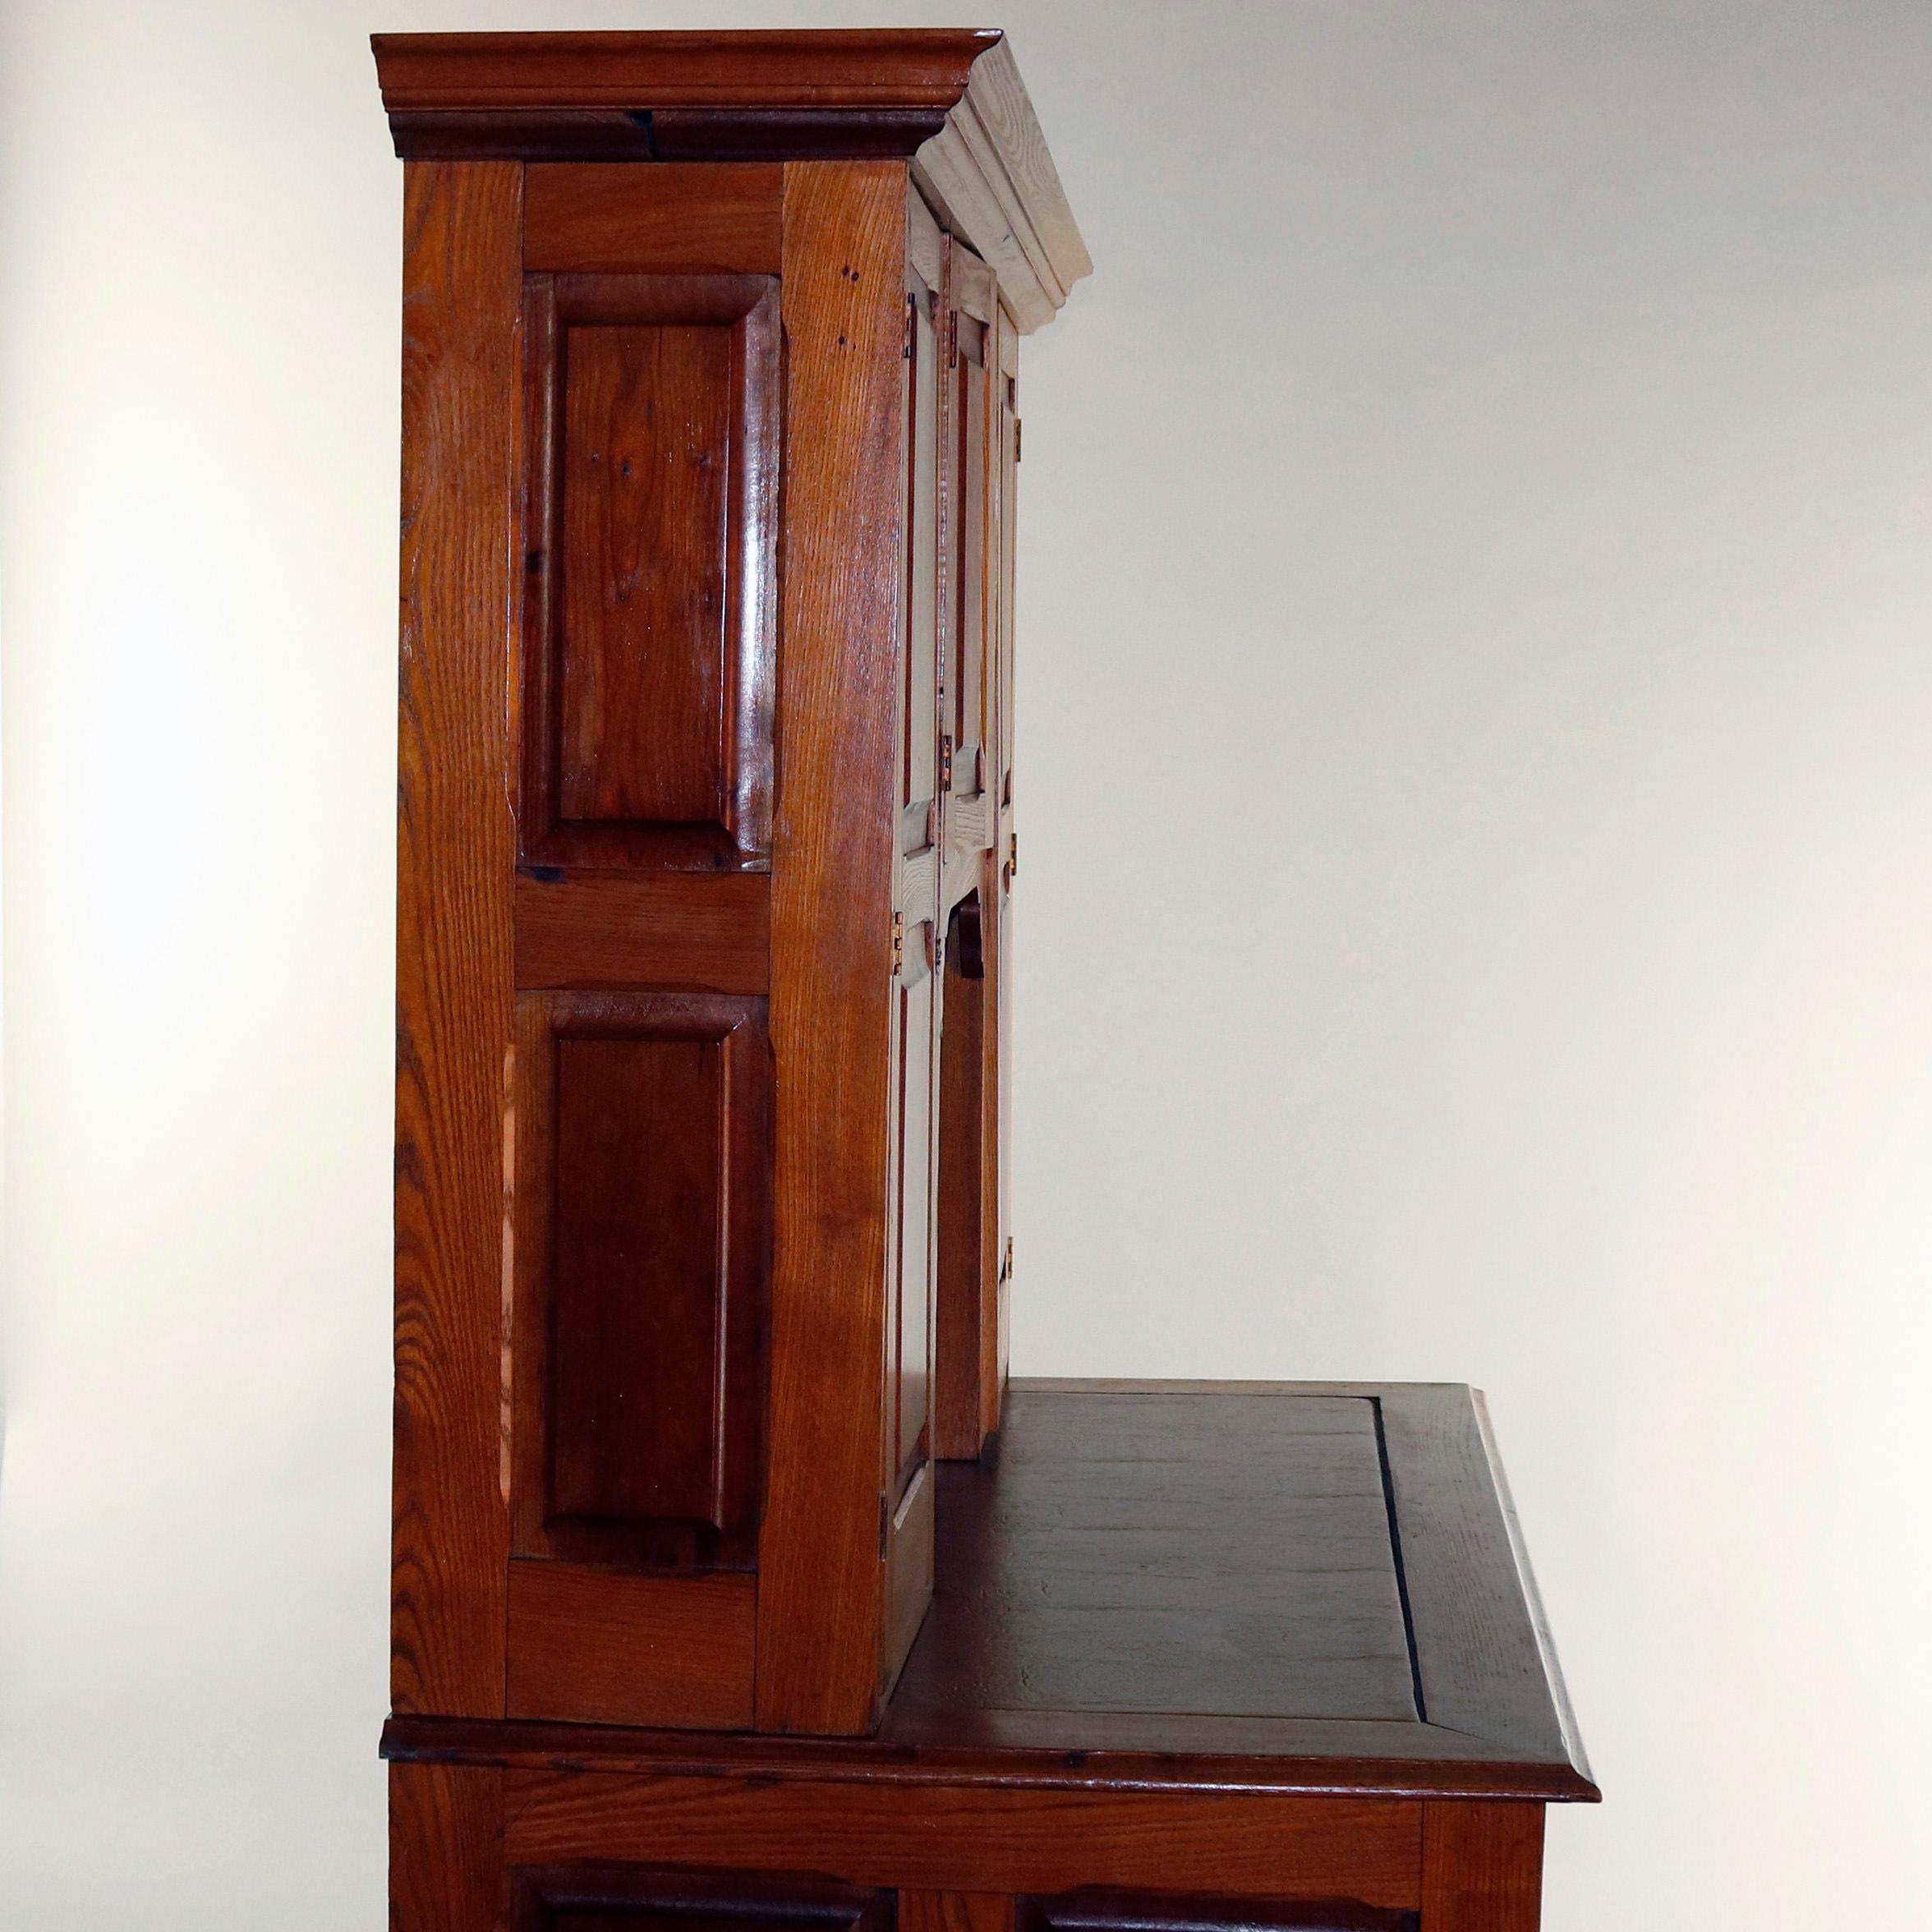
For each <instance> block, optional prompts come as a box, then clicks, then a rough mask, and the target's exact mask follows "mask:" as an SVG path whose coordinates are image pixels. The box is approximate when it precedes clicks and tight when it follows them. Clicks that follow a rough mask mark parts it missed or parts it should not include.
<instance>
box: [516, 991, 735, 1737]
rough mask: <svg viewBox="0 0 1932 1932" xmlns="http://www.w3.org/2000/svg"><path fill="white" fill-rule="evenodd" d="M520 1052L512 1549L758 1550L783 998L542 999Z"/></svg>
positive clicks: (669, 1664) (674, 1555) (606, 1559)
mask: <svg viewBox="0 0 1932 1932" xmlns="http://www.w3.org/2000/svg"><path fill="white" fill-rule="evenodd" d="M515 1064H516V1067H517V1133H516V1139H515V1159H516V1194H515V1197H514V1203H513V1224H514V1226H515V1228H516V1230H517V1240H516V1244H515V1250H514V1256H515V1265H516V1290H517V1291H516V1297H515V1304H514V1310H513V1323H512V1330H511V1343H512V1346H511V1371H512V1375H511V1388H512V1397H513V1401H512V1412H511V1424H512V1428H511V1450H512V1456H511V1475H512V1484H511V1494H512V1502H513V1526H514V1538H515V1547H516V1548H517V1551H518V1553H521V1554H524V1555H528V1556H535V1557H562V1558H568V1559H573V1560H575V1561H578V1562H597V1563H605V1564H618V1565H623V1566H632V1567H635V1566H645V1567H650V1568H660V1567H666V1566H669V1567H674V1568H686V1569H704V1568H715V1567H724V1568H746V1567H748V1566H750V1565H751V1564H752V1561H753V1559H754V1554H755V1550H756V1534H757V1511H758V1502H759V1489H760V1484H761V1474H762V1470H763V1465H764V1456H763V1449H762V1445H763V1442H764V1410H765V1403H764V1392H765V1378H766V1304H767V1284H768V1281H769V1276H770V1223H769V1218H768V1217H769V1194H770V1127H769V1123H770V1050H769V1046H768V1043H767V1041H766V1027H765V1008H764V1002H763V1001H762V1000H752V999H743V998H735V999H734V998H725V997H722V996H697V995H674V994H669V993H664V992H655V991H654V992H646V993H588V992H575V991H573V992H565V993H548V994H524V995H522V996H520V997H519V1000H518V1002H517V1053H516V1060H515ZM660 1650H661V1646H660ZM662 1662H663V1663H664V1666H665V1668H666V1669H667V1670H669V1669H674V1668H675V1661H674V1658H672V1657H670V1656H669V1654H668V1653H667V1654H663V1656H662ZM646 1708H647V1707H641V1708H640V1709H639V1712H638V1714H637V1721H639V1722H650V1721H653V1720H652V1719H651V1718H648V1717H646V1715H645V1714H644V1710H645V1709H646ZM559 1714H560V1713H559ZM611 1714H613V1715H614V1713H611Z"/></svg>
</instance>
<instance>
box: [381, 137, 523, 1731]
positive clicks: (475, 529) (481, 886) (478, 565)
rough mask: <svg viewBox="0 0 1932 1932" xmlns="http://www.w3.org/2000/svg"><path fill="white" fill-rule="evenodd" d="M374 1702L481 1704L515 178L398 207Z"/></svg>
mask: <svg viewBox="0 0 1932 1932" xmlns="http://www.w3.org/2000/svg"><path fill="white" fill-rule="evenodd" d="M403 236H404V254H403V491H402V494H403V551H402V604H401V620H402V678H401V714H400V726H399V747H398V748H399V755H400V775H399V782H398V842H397V895H396V896H397V912H396V927H397V959H396V1228H395V1240H396V1284H395V1286H396V1407H395V1432H396V1433H395V1461H394V1545H393V1559H394V1572H393V1614H392V1623H391V1635H392V1647H393V1648H392V1657H393V1663H392V1673H391V1696H392V1699H393V1708H394V1709H397V1710H398V1711H435V1712H439V1713H444V1714H452V1715H461V1716H469V1717H480V1718H481V1717H493V1716H499V1715H500V1714H502V1711H503V1672H504V1650H503V1645H504V1634H503V1632H504V1562H505V1559H506V1557H507V1556H508V1527H509V1525H508V1512H507V1510H506V1508H505V1505H504V1494H503V1488H502V1484H501V1474H500V1465H501V1454H500V1447H499V1444H500V1436H501V1412H502V1402H501V1396H500V1387H501V1373H500V1365H501V1360H502V1350H503V1286H502V1284H503V1278H504V1260H503V1193H504V1152H503V1149H504V1114H505V1110H506V1106H507V1104H508V1093H507V1081H506V1072H505V1053H506V1049H507V1047H508V1042H509V1033H510V1007H511V1000H512V996H513V994H512V951H513V938H512V932H513V927H512V912H511V883H512V878H513V862H514V844H515V835H514V830H513V826H512V823H511V819H510V810H509V803H508V797H507V794H506V791H505V788H504V771H505V769H506V766H507V762H508V729H507V721H506V716H505V703H504V696H505V692H507V690H508V681H509V680H508V668H509V651H510V634H509V612H510V609H511V604H512V596H513V583H514V577H513V546H514V544H515V540H516V534H515V519H514V514H513V506H514V500H515V476H516V472H517V423H518V410H517V367H516V339H517V336H516V328H517V301H518V299H519V297H520V293H521V285H522V265H521V260H520V252H521V240H522V173H521V170H519V169H518V168H515V167H512V166H505V165H498V164H467V165H455V166H443V165H439V164H435V163H423V164H414V165H412V167H411V168H409V170H408V171H407V178H406V188H405V201H404V221H403Z"/></svg>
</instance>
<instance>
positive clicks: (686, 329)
mask: <svg viewBox="0 0 1932 1932" xmlns="http://www.w3.org/2000/svg"><path fill="white" fill-rule="evenodd" d="M524 329H525V338H526V345H527V346H526V358H527V389H528V398H529V412H530V424H529V434H528V439H527V441H528V449H527V458H526V490H525V508H524V518H525V537H526V543H525V550H526V557H525V574H524V617H523V625H522V630H523V689H522V699H523V702H522V730H523V735H524V752H523V773H522V798H521V801H520V803H521V811H520V831H521V835H522V857H523V858H524V860H525V862H527V863H532V864H538V865H545V864H548V865H566V866H568V865H577V866H600V867H669V868H672V869H686V870H705V869H725V870H733V869H741V868H749V869H756V868H758V867H762V866H764V865H765V864H766V862H767V861H768V854H769V848H770V813H771V758H772V753H771V731H772V705H773V697H774V693H773V669H774V666H773V653H774V644H775V621H776V613H775V568H776V531H775V514H776V490H777V470H778V457H777V443H776V437H777V424H778V417H777V409H778V380H779V379H778V353H779V352H778V297H777V292H776V283H775V281H773V280H772V279H771V278H769V277H762V276H749V275H628V276H614V275H533V276H531V277H530V278H528V280H527V297H526V301H525V316H524Z"/></svg>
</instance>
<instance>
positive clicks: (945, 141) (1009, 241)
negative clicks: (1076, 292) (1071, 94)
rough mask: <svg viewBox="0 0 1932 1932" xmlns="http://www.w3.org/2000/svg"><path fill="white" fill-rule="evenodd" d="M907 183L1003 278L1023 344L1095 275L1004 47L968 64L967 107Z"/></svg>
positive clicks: (919, 158)
mask: <svg viewBox="0 0 1932 1932" xmlns="http://www.w3.org/2000/svg"><path fill="white" fill-rule="evenodd" d="M913 180H914V181H916V182H918V185H919V187H920V190H921V191H922V193H923V194H924V195H925V196H926V197H927V200H930V201H931V204H932V205H933V207H934V208H935V209H936V210H937V212H938V214H939V216H940V219H941V220H942V221H943V222H944V223H945V225H946V227H947V228H950V230H951V231H952V232H953V233H954V234H955V235H957V236H958V237H959V238H960V240H962V241H963V242H966V243H968V245H969V246H971V247H972V248H973V251H974V252H975V253H976V254H977V255H979V256H980V258H981V259H982V260H983V261H985V262H986V263H987V265H989V266H990V267H991V269H992V270H993V272H994V273H995V274H996V275H997V276H998V277H999V278H1000V293H1001V295H1002V296H1004V297H1005V300H1006V303H1007V306H1009V307H1010V309H1011V311H1012V312H1013V318H1014V321H1015V322H1016V323H1017V324H1019V329H1020V331H1021V333H1022V334H1032V333H1033V330H1034V329H1038V328H1041V327H1042V326H1043V325H1044V324H1046V323H1048V322H1051V320H1053V318H1054V316H1055V315H1057V314H1058V313H1059V311H1060V306H1061V305H1062V304H1063V303H1064V302H1065V301H1066V298H1067V295H1068V292H1069V291H1070V290H1071V288H1073V285H1074V283H1076V282H1078V281H1079V279H1080V278H1082V277H1083V276H1084V275H1090V274H1093V258H1092V257H1091V256H1090V255H1088V252H1087V244H1086V242H1084V241H1083V240H1082V239H1081V236H1080V230H1079V226H1078V224H1077V223H1075V222H1074V211H1073V209H1071V208H1070V207H1069V206H1068V205H1067V198H1066V191H1065V189H1064V188H1063V187H1062V186H1060V173H1059V170H1058V169H1057V168H1055V166H1054V165H1053V157H1052V155H1051V154H1050V153H1049V152H1048V150H1047V147H1046V136H1045V135H1044V134H1043V133H1042V131H1041V129H1040V122H1039V119H1038V117H1037V116H1036V115H1035V113H1033V102H1032V101H1031V100H1030V99H1028V96H1027V90H1026V84H1025V83H1024V82H1023V80H1021V79H1020V77H1019V67H1017V66H1016V65H1015V64H1014V58H1013V49H1012V47H1011V45H1010V43H1008V42H1007V41H1005V40H1004V39H1002V40H1001V41H1000V44H998V45H997V46H996V47H993V48H989V49H988V50H987V52H986V53H982V55H981V56H980V57H979V58H978V59H977V61H975V62H973V74H972V78H971V79H970V80H968V83H967V87H966V93H965V97H964V99H962V100H961V101H960V102H959V105H958V106H957V107H955V108H954V109H953V111H952V113H950V115H949V116H948V117H947V119H946V124H945V127H943V128H941V130H940V131H939V132H938V133H937V134H936V135H935V136H933V137H932V138H931V140H929V141H927V143H926V145H924V146H923V147H922V148H921V149H920V150H919V151H918V154H916V155H914V156H913Z"/></svg>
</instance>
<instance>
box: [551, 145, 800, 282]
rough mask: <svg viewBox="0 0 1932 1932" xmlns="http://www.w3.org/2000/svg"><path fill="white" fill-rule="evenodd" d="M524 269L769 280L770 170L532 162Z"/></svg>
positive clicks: (779, 238)
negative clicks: (763, 277)
mask: <svg viewBox="0 0 1932 1932" xmlns="http://www.w3.org/2000/svg"><path fill="white" fill-rule="evenodd" d="M524 182H525V186H524V191H523V192H524V213H523V262H524V266H525V267H526V268H530V269H559V270H562V271H564V272H566V273H576V274H749V275H775V274H777V273H778V270H779V267H780V261H781V259H782V248H783V236H784V168H782V167H780V166H779V165H778V164H777V163H771V162H766V163H762V164H759V163H746V164H742V165H738V166H732V165H730V164H729V163H724V164H711V165H705V164H699V165H686V164H680V163H675V162H672V163H664V164H663V165H660V166H659V167H655V168H642V167H638V166H637V165H636V164H634V163H624V162H619V163H603V164H600V163H595V162H591V163H578V164H575V165H550V166H545V165H542V164H538V165H536V166H535V167H532V168H529V169H528V170H527V172H526V173H525V177H524Z"/></svg>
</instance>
